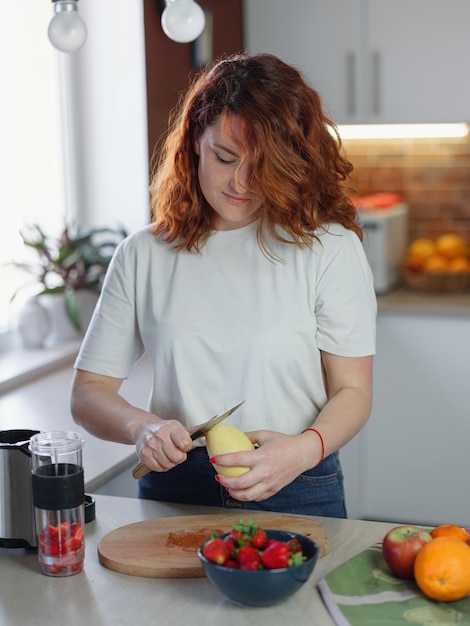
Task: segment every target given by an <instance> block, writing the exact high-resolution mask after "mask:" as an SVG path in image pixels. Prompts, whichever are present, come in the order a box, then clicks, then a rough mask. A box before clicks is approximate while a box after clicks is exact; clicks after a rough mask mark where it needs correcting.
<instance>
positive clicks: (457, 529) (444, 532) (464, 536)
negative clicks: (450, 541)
mask: <svg viewBox="0 0 470 626" xmlns="http://www.w3.org/2000/svg"><path fill="white" fill-rule="evenodd" d="M429 534H430V535H431V537H432V538H433V539H436V537H455V539H460V540H461V541H468V540H469V539H470V535H469V534H468V532H467V531H466V530H465V528H461V526H456V525H455V524H440V525H439V526H436V528H433V529H432V530H431V531H430V533H429Z"/></svg>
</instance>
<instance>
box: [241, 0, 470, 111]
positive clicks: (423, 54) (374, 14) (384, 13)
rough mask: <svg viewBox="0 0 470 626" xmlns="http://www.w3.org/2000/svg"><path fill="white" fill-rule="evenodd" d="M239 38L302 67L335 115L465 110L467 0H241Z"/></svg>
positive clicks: (469, 54)
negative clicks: (242, 22)
mask: <svg viewBox="0 0 470 626" xmlns="http://www.w3.org/2000/svg"><path fill="white" fill-rule="evenodd" d="M245 23H246V46H247V48H248V50H249V51H250V52H272V53H273V54H276V55H278V56H280V57H281V58H283V59H284V60H285V61H287V62H289V63H292V64H294V65H296V66H297V67H299V68H300V69H302V70H303V71H304V72H305V73H306V76H307V77H308V78H309V80H310V81H311V82H312V84H313V85H314V86H315V87H316V88H317V89H318V91H319V92H320V94H321V96H322V98H323V101H324V103H325V105H326V107H327V110H328V112H329V114H330V115H331V117H332V118H333V120H334V121H335V122H337V123H359V122H361V123H364V122H366V123H410V122H455V121H459V122H460V121H468V120H469V119H470V83H469V81H467V80H465V63H466V60H467V59H468V58H470V38H469V37H468V33H467V30H468V24H469V23H470V2H469V1H468V0H448V1H444V0H393V2H390V0H296V1H295V3H289V2H285V0H245Z"/></svg>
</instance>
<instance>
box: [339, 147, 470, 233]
mask: <svg viewBox="0 0 470 626" xmlns="http://www.w3.org/2000/svg"><path fill="white" fill-rule="evenodd" d="M344 148H345V151H346V155H347V157H348V158H349V160H350V161H351V162H352V163H353V165H354V172H353V175H352V185H353V187H354V188H355V190H356V192H357V193H358V194H359V195H364V194H368V193H374V192H380V191H390V192H398V193H400V194H402V195H403V198H404V200H405V201H406V202H407V203H408V204H409V207H410V230H409V238H410V240H411V239H415V238H417V237H431V238H435V237H437V236H438V235H439V234H442V233H444V232H457V233H459V234H461V235H463V236H464V237H466V238H467V239H468V241H470V136H467V137H464V138H458V139H454V138H452V139H394V140H345V141H344Z"/></svg>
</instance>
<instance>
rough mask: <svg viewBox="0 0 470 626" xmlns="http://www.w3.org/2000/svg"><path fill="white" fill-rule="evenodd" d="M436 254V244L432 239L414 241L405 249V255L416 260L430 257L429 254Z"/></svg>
mask: <svg viewBox="0 0 470 626" xmlns="http://www.w3.org/2000/svg"><path fill="white" fill-rule="evenodd" d="M435 252H436V244H435V243H434V241H433V240H432V239H426V238H424V237H423V238H421V239H415V240H414V241H412V242H411V243H410V245H409V246H408V248H407V251H406V254H407V256H409V257H414V258H418V259H426V258H427V257H429V256H431V254H435Z"/></svg>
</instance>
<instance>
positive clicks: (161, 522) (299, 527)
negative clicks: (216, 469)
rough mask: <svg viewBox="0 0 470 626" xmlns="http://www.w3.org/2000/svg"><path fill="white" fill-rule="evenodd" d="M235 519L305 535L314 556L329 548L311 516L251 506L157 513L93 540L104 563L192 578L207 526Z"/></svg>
mask: <svg viewBox="0 0 470 626" xmlns="http://www.w3.org/2000/svg"><path fill="white" fill-rule="evenodd" d="M240 519H243V520H244V521H245V522H248V521H249V520H251V519H252V520H254V522H255V523H256V524H258V526H260V527H261V528H264V529H270V530H287V531H291V532H296V533H300V534H302V535H306V536H307V537H310V539H312V540H313V541H315V543H317V544H318V546H319V548H320V558H321V557H322V556H324V555H325V554H327V553H328V552H329V549H330V546H329V540H328V534H327V532H326V530H325V528H324V527H323V526H322V525H321V524H320V523H319V522H316V521H315V520H313V519H310V518H308V517H302V516H299V515H284V514H281V513H258V512H255V511H249V512H246V511H244V514H243V513H242V514H241V513H240V512H233V513H232V512H230V513H221V514H217V513H215V514H207V515H182V516H178V517H161V518H158V519H152V520H146V521H144V522H136V523H134V524H127V525H126V526H121V527H120V528H116V530H113V531H111V532H110V533H108V534H107V535H105V536H104V537H103V538H102V539H101V541H100V543H99V545H98V557H99V560H100V563H101V564H102V565H104V566H105V567H107V568H109V569H111V570H114V571H116V572H121V573H122V574H129V575H130V576H144V577H147V578H192V577H199V576H204V571H203V569H202V566H201V563H200V561H199V557H198V556H197V548H198V547H199V546H200V545H201V543H203V542H204V541H205V540H206V539H207V537H209V536H210V535H211V533H213V532H217V533H227V532H230V530H231V529H232V526H233V525H234V524H237V523H238V522H239V521H240Z"/></svg>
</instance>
